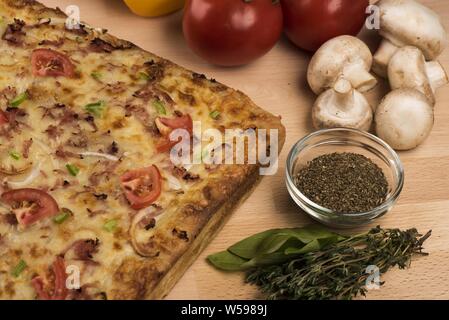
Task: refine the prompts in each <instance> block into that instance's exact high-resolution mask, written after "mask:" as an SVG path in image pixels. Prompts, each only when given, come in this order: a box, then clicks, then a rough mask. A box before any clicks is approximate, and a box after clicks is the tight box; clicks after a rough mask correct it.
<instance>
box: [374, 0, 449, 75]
mask: <svg viewBox="0 0 449 320" xmlns="http://www.w3.org/2000/svg"><path fill="white" fill-rule="evenodd" d="M377 6H378V7H379V9H380V30H379V33H380V35H381V36H382V37H383V38H384V40H383V41H382V43H381V45H380V47H379V50H378V51H377V52H376V53H375V55H374V65H373V71H374V73H376V74H377V75H379V76H381V77H386V76H387V66H388V62H389V61H390V59H391V57H392V56H393V55H394V54H395V52H396V51H397V50H398V49H399V48H401V47H403V46H406V45H412V46H414V47H417V48H419V49H420V50H421V51H422V52H423V54H424V56H425V58H426V59H427V60H429V61H430V60H435V59H436V58H437V57H438V56H439V55H440V54H441V53H442V52H443V50H444V49H445V47H446V45H447V33H446V31H445V29H444V27H443V25H442V23H441V21H440V19H439V17H438V15H437V14H436V13H435V12H433V11H432V10H431V9H429V8H427V7H426V6H424V5H422V4H420V3H418V2H416V1H414V0H380V1H379V2H378V3H377Z"/></svg>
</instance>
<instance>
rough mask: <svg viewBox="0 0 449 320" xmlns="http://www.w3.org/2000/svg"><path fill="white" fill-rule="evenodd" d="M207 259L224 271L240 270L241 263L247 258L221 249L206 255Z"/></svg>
mask: <svg viewBox="0 0 449 320" xmlns="http://www.w3.org/2000/svg"><path fill="white" fill-rule="evenodd" d="M207 260H208V261H209V262H210V263H211V264H212V265H214V266H215V267H216V268H218V269H221V270H226V271H240V270H243V269H242V265H243V264H244V263H246V262H247V261H248V260H246V259H242V258H240V257H239V256H236V255H234V254H232V253H231V252H229V251H222V252H219V253H215V254H212V255H210V256H208V257H207Z"/></svg>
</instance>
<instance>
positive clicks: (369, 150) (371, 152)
mask: <svg viewBox="0 0 449 320" xmlns="http://www.w3.org/2000/svg"><path fill="white" fill-rule="evenodd" d="M334 152H338V153H341V152H352V153H357V154H361V155H364V156H365V157H367V158H369V159H371V160H372V161H373V162H374V163H375V164H377V165H378V166H379V167H380V168H381V169H382V171H383V172H384V174H385V177H386V179H387V181H388V184H389V190H388V195H387V198H386V199H385V201H384V202H383V203H382V204H381V205H380V206H378V207H376V208H374V209H373V210H371V211H367V212H362V213H337V212H334V211H332V210H330V209H327V208H324V207H322V206H320V205H318V204H316V203H314V202H313V201H311V200H310V199H308V198H307V197H306V196H305V195H304V194H302V193H301V191H299V189H298V188H297V187H296V186H295V184H294V182H293V178H294V176H295V175H296V173H297V172H298V170H300V169H301V168H303V167H304V166H306V165H307V164H308V162H309V161H311V160H313V159H315V158H316V157H319V156H321V155H324V154H328V153H334ZM286 175H287V189H288V192H289V193H290V196H291V197H292V198H293V200H294V201H295V202H296V204H297V205H298V206H299V207H300V208H301V209H302V210H303V211H305V212H306V213H307V214H308V215H310V216H311V217H312V218H313V219H315V220H318V221H319V222H321V223H323V224H325V225H328V226H330V227H336V228H350V227H355V226H360V225H364V224H367V223H370V222H372V221H373V220H374V219H377V218H379V217H381V216H383V215H384V214H386V213H387V212H388V211H390V210H391V209H392V208H393V206H394V204H395V203H396V201H397V200H398V198H399V195H400V193H401V191H402V187H403V185H404V168H403V166H402V163H401V160H400V159H399V156H398V154H397V153H396V152H395V151H394V150H393V149H392V148H391V147H390V146H389V145H388V144H387V143H385V142H384V141H382V140H381V139H379V138H378V137H376V136H374V135H372V134H370V133H367V132H364V131H360V130H355V129H346V128H337V129H326V130H320V131H317V132H314V133H312V134H310V135H308V136H306V137H304V138H303V139H301V140H300V141H298V142H297V143H296V144H295V145H294V146H293V148H292V149H291V151H290V153H289V155H288V158H287V168H286Z"/></svg>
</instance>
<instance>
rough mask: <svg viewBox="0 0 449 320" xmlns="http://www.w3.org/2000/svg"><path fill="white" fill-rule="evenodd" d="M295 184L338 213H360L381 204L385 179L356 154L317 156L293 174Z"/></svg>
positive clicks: (383, 196)
mask: <svg viewBox="0 0 449 320" xmlns="http://www.w3.org/2000/svg"><path fill="white" fill-rule="evenodd" d="M294 183H295V185H296V187H297V188H298V189H299V191H301V192H302V193H303V194H304V195H305V196H306V197H307V198H308V199H310V200H311V201H313V202H315V203H316V204H318V205H320V206H322V207H324V208H327V209H330V210H332V211H334V212H337V213H361V212H367V211H370V210H372V209H374V208H376V207H378V206H379V205H381V204H382V203H383V202H384V201H385V199H386V198H387V195H388V188H389V186H388V182H387V179H386V177H385V175H384V173H383V171H382V169H381V168H379V167H378V166H377V165H376V164H375V163H374V162H373V161H372V160H370V159H369V158H367V157H365V156H363V155H360V154H355V153H331V154H325V155H322V156H319V157H317V158H315V159H313V160H312V161H310V162H309V163H308V164H307V165H306V166H305V167H304V168H302V169H300V170H299V172H298V173H297V174H296V176H295V177H294Z"/></svg>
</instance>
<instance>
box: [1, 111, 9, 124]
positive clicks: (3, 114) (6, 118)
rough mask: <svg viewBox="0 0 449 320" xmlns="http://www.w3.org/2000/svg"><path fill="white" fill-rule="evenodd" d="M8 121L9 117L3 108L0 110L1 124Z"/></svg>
mask: <svg viewBox="0 0 449 320" xmlns="http://www.w3.org/2000/svg"><path fill="white" fill-rule="evenodd" d="M8 122H9V120H8V117H7V116H6V114H5V113H4V112H3V111H2V110H0V126H1V125H3V124H5V123H8Z"/></svg>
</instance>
